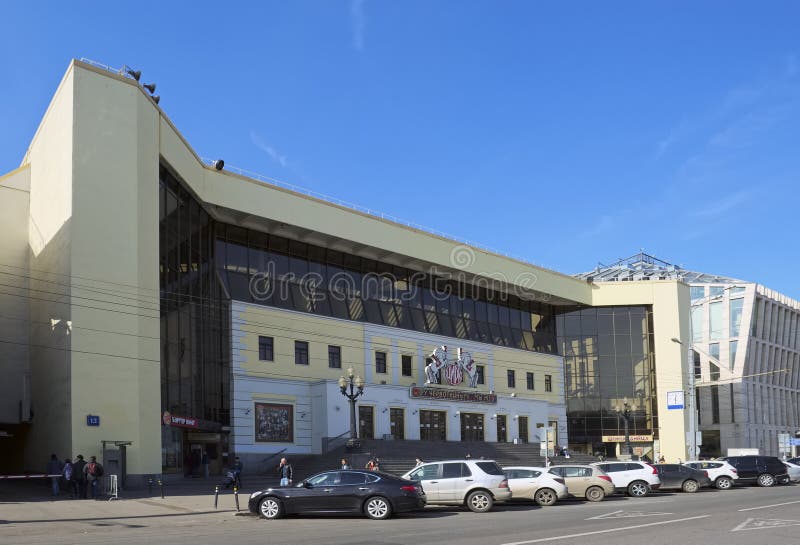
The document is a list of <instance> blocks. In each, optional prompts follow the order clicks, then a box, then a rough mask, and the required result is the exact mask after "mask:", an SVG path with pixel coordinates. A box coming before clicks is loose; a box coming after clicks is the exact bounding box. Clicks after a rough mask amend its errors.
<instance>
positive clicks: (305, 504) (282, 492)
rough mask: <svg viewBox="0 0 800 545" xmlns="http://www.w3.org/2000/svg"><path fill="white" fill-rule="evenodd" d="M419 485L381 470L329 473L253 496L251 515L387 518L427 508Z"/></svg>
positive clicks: (266, 516) (274, 517) (267, 516)
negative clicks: (352, 514)
mask: <svg viewBox="0 0 800 545" xmlns="http://www.w3.org/2000/svg"><path fill="white" fill-rule="evenodd" d="M425 503H426V498H425V492H424V491H423V490H422V487H420V486H419V484H417V483H414V482H413V481H407V480H405V479H401V478H399V477H395V476H394V475H389V474H387V473H381V472H378V471H350V470H341V471H326V472H324V473H318V474H317V475H314V476H313V477H309V478H308V479H306V480H304V481H302V482H301V483H299V484H297V485H295V486H291V487H283V488H268V489H267V490H260V491H258V492H253V493H252V494H250V501H249V503H248V507H249V509H250V511H251V512H253V513H256V514H259V515H261V516H262V517H264V518H266V519H276V518H279V517H281V516H282V515H285V514H302V513H362V514H364V515H366V516H368V517H369V518H372V519H386V518H389V517H390V516H392V514H393V513H400V512H403V511H415V510H417V509H422V508H423V507H425Z"/></svg>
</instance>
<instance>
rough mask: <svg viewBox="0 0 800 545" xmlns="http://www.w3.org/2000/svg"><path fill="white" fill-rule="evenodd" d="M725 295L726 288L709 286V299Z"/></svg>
mask: <svg viewBox="0 0 800 545" xmlns="http://www.w3.org/2000/svg"><path fill="white" fill-rule="evenodd" d="M724 293H725V286H709V288H708V295H709V297H717V296H718V295H722V294H724Z"/></svg>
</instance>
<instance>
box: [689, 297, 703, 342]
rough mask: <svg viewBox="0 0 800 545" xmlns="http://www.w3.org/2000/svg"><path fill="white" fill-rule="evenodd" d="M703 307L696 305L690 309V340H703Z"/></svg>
mask: <svg viewBox="0 0 800 545" xmlns="http://www.w3.org/2000/svg"><path fill="white" fill-rule="evenodd" d="M704 315H705V313H704V312H703V307H702V306H698V307H694V308H693V309H692V314H691V319H692V341H693V342H700V341H702V340H703V316H704Z"/></svg>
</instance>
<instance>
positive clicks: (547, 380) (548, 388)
mask: <svg viewBox="0 0 800 545" xmlns="http://www.w3.org/2000/svg"><path fill="white" fill-rule="evenodd" d="M544 391H545V392H552V391H553V375H545V376H544Z"/></svg>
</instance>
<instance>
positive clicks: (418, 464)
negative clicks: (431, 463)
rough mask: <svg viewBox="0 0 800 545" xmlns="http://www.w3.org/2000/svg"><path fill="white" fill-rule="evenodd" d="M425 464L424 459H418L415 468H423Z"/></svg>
mask: <svg viewBox="0 0 800 545" xmlns="http://www.w3.org/2000/svg"><path fill="white" fill-rule="evenodd" d="M424 463H425V462H423V461H422V458H417V460H416V463H415V464H414V467H418V466H421V465H422V464H424Z"/></svg>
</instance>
